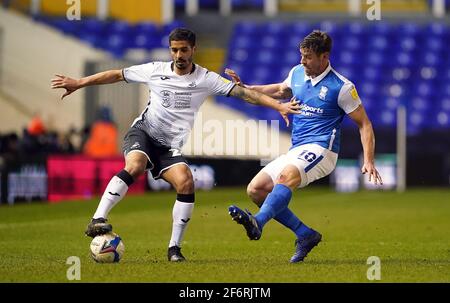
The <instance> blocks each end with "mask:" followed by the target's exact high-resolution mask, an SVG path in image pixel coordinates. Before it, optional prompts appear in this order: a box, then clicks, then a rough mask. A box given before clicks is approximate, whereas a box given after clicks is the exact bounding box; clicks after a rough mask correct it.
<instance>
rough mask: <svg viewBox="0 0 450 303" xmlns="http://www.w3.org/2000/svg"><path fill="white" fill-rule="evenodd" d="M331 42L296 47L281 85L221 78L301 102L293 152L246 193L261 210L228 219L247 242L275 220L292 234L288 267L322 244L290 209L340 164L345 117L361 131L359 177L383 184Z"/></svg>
mask: <svg viewBox="0 0 450 303" xmlns="http://www.w3.org/2000/svg"><path fill="white" fill-rule="evenodd" d="M331 45H332V41H331V37H330V36H329V35H328V34H327V33H325V32H321V31H317V30H316V31H313V32H312V33H310V34H309V35H308V36H306V37H305V38H304V40H303V41H302V42H301V43H300V47H299V48H300V53H301V62H300V64H299V65H297V66H294V67H293V68H292V69H291V71H290V73H289V75H288V77H287V78H286V80H285V81H283V82H282V83H275V84H268V85H255V86H251V87H248V86H246V85H244V84H243V83H242V82H241V79H240V78H239V76H238V75H237V74H236V73H235V72H234V71H232V70H226V71H225V72H226V73H227V74H228V75H229V76H231V77H232V78H233V81H234V82H236V83H239V84H240V85H243V86H244V87H247V88H250V89H253V90H256V91H259V92H261V93H265V94H267V95H269V96H272V97H274V98H279V99H284V98H292V97H293V96H294V97H295V98H296V99H297V100H299V102H300V108H301V111H300V114H298V115H295V116H294V119H293V121H292V147H291V148H290V149H289V151H288V152H287V153H286V154H284V155H282V156H280V157H279V158H277V159H275V160H273V161H272V162H270V163H269V164H268V165H267V166H266V167H264V168H263V169H262V170H261V171H260V172H259V173H258V174H257V175H256V176H255V177H254V178H253V180H252V181H251V182H250V184H249V185H248V188H247V193H248V195H249V197H250V199H251V200H252V201H253V202H254V203H255V204H257V205H258V206H259V207H260V210H259V212H258V213H257V214H255V215H254V216H253V215H252V214H251V213H249V212H248V211H247V212H244V211H243V210H242V209H240V208H239V207H237V206H235V205H232V206H230V207H229V213H230V215H231V217H232V219H233V220H235V221H236V222H237V223H239V224H242V225H243V226H244V228H245V230H246V232H247V236H248V237H249V238H250V240H258V239H259V238H260V237H261V234H262V231H263V227H264V225H265V224H266V223H267V222H268V221H270V220H271V219H275V220H276V221H278V222H279V223H281V224H282V225H284V226H285V227H287V228H288V229H290V230H292V231H293V232H294V233H295V235H296V237H297V239H296V240H295V253H294V255H293V256H292V258H291V259H290V262H292V263H297V262H301V261H303V260H304V258H305V257H306V256H307V255H308V253H309V252H310V251H311V250H312V249H313V248H314V247H315V246H316V245H317V244H319V242H320V241H321V240H322V235H321V234H320V233H319V232H318V231H315V230H314V229H312V228H310V227H308V226H307V225H306V224H304V223H303V222H302V221H301V220H300V219H299V218H298V217H297V216H296V215H295V214H294V213H293V212H292V211H291V210H290V209H289V207H288V205H289V202H290V200H291V197H292V192H293V191H294V190H295V189H297V188H303V187H305V186H307V185H308V184H309V183H311V182H314V181H315V180H317V179H320V178H323V177H325V176H327V175H328V174H330V173H331V172H332V171H333V170H334V168H335V166H336V161H337V158H338V153H339V147H340V127H341V123H342V119H343V118H344V116H345V115H348V116H349V117H350V118H351V119H352V120H353V121H354V122H355V123H356V124H357V125H358V127H359V131H360V135H361V143H362V146H363V151H364V164H363V166H362V168H361V172H362V173H363V174H365V173H367V174H368V175H369V181H373V182H374V183H375V184H378V183H380V184H382V179H381V176H380V174H379V173H378V171H377V169H376V168H375V164H374V151H375V135H374V133H373V129H372V124H371V122H370V120H369V118H368V117H367V114H366V112H365V110H364V106H363V104H362V103H361V100H360V99H359V96H358V94H357V92H356V88H355V86H354V85H353V83H352V82H351V81H349V80H348V79H346V78H345V77H343V76H342V75H340V74H339V73H338V72H337V71H335V70H334V69H333V68H332V67H331V63H330V62H329V56H330V52H331Z"/></svg>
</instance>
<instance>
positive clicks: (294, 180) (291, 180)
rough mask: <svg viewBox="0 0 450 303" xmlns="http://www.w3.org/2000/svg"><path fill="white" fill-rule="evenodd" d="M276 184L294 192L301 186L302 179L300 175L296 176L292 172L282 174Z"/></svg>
mask: <svg viewBox="0 0 450 303" xmlns="http://www.w3.org/2000/svg"><path fill="white" fill-rule="evenodd" d="M276 183H277V184H283V185H285V186H287V187H289V188H291V189H292V190H294V189H295V188H297V187H298V186H299V185H300V183H301V177H300V175H299V174H294V173H291V172H282V173H281V174H280V175H279V176H278V178H277V180H276Z"/></svg>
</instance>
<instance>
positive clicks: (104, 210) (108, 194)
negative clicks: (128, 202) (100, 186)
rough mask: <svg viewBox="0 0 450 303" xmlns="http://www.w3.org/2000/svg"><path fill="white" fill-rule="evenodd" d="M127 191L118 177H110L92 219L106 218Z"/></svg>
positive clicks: (125, 185) (124, 184) (126, 186)
mask: <svg viewBox="0 0 450 303" xmlns="http://www.w3.org/2000/svg"><path fill="white" fill-rule="evenodd" d="M127 191H128V185H127V184H126V183H125V182H124V181H123V180H122V179H120V178H119V177H117V176H114V177H112V179H111V181H109V183H108V186H106V189H105V192H104V193H103V196H102V199H101V200H100V203H99V204H98V207H97V211H96V212H95V214H94V217H93V218H94V219H97V218H105V219H106V218H107V216H108V213H109V212H110V211H111V209H112V208H113V207H114V205H116V204H117V203H119V201H120V200H122V198H123V197H124V196H125V194H126V193H127Z"/></svg>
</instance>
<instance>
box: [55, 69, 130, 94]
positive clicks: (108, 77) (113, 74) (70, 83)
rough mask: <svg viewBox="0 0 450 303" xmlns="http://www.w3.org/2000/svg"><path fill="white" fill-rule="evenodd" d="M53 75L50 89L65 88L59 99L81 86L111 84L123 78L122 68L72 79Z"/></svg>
mask: <svg viewBox="0 0 450 303" xmlns="http://www.w3.org/2000/svg"><path fill="white" fill-rule="evenodd" d="M55 77H56V78H53V79H52V80H51V83H52V86H51V87H52V89H56V88H64V89H65V90H66V92H65V93H64V94H63V95H62V97H61V100H62V99H64V97H66V96H68V95H70V94H71V93H73V92H74V91H76V90H77V89H80V88H82V87H86V86H91V85H100V84H111V83H116V82H119V81H123V80H124V78H123V74H122V70H109V71H105V72H101V73H97V74H94V75H91V76H87V77H84V78H81V79H73V78H70V77H67V76H64V75H58V74H57V75H55Z"/></svg>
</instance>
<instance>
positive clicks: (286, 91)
mask: <svg viewBox="0 0 450 303" xmlns="http://www.w3.org/2000/svg"><path fill="white" fill-rule="evenodd" d="M225 74H227V75H228V76H230V77H231V80H232V81H233V82H235V83H236V84H237V85H239V86H242V87H245V88H248V89H252V90H256V91H258V92H260V93H263V94H265V95H267V96H269V97H272V98H275V99H290V98H292V90H291V89H290V88H289V87H288V86H287V85H286V84H285V83H274V84H266V85H245V84H244V83H243V82H242V80H241V78H240V77H239V75H238V74H236V72H235V71H234V70H232V69H229V68H226V69H225Z"/></svg>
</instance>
